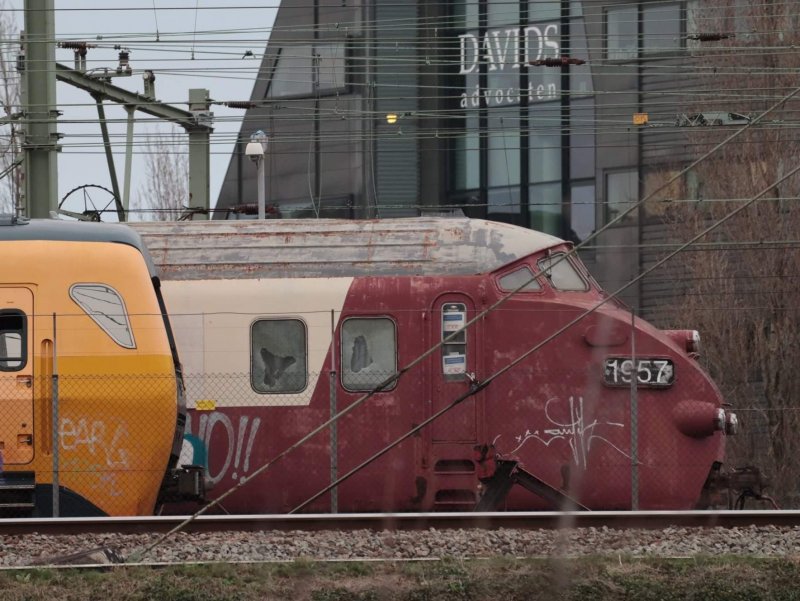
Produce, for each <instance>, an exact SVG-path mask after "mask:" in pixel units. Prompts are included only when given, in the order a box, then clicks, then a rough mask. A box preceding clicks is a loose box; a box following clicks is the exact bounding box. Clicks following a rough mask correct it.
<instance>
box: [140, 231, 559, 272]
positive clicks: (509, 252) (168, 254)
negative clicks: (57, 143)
mask: <svg viewBox="0 0 800 601" xmlns="http://www.w3.org/2000/svg"><path fill="white" fill-rule="evenodd" d="M129 225H130V226H131V227H132V228H133V229H135V230H136V231H137V232H138V233H139V234H140V235H141V237H142V240H143V241H144V243H145V245H146V246H147V248H148V249H149V251H150V254H151V256H152V257H153V260H154V261H155V263H156V265H157V266H158V268H159V270H160V276H161V278H162V279H163V280H196V279H239V278H293V277H294V278H302V277H355V276H366V275H466V274H479V273H489V272H491V271H494V270H495V269H497V268H499V267H502V266H503V265H506V264H508V263H511V262H513V261H516V260H517V259H520V258H522V257H525V256H528V255H530V254H532V253H536V252H540V251H542V250H545V249H547V248H551V247H553V246H556V245H559V244H563V242H564V241H563V240H561V239H559V238H556V237H554V236H550V235H549V234H544V233H541V232H537V231H533V230H528V229H525V228H521V227H517V226H513V225H508V224H504V223H497V222H492V221H484V220H480V219H467V218H443V217H419V218H405V219H373V220H340V219H316V220H311V219H280V220H276V219H269V220H261V221H258V220H241V221H238V220H236V221H234V220H230V221H192V222H189V221H183V222H150V223H130V224H129Z"/></svg>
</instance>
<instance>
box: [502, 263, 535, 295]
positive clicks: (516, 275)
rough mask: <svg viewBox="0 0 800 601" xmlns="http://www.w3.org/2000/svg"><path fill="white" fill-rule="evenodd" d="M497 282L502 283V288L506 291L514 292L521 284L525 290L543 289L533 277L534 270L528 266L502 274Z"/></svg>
mask: <svg viewBox="0 0 800 601" xmlns="http://www.w3.org/2000/svg"><path fill="white" fill-rule="evenodd" d="M497 283H498V284H500V289H501V290H503V291H504V292H513V291H514V290H517V289H518V288H520V286H522V290H523V291H529V290H541V289H542V287H541V286H540V285H539V282H538V281H537V280H536V279H535V278H534V277H533V272H532V271H531V270H530V268H529V267H526V266H523V267H520V268H519V269H515V270H514V271H512V272H510V273H507V274H505V275H502V276H500V278H499V279H498V280H497Z"/></svg>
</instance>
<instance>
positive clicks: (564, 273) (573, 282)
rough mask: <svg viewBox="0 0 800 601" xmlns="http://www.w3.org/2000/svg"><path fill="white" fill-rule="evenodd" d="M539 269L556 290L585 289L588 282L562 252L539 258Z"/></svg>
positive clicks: (587, 286)
mask: <svg viewBox="0 0 800 601" xmlns="http://www.w3.org/2000/svg"><path fill="white" fill-rule="evenodd" d="M539 269H541V270H542V273H544V275H545V276H546V277H547V279H548V280H549V281H550V284H551V285H552V286H553V288H555V289H556V290H565V291H586V290H588V289H589V284H588V283H587V282H586V280H584V279H583V277H581V274H580V273H578V270H577V269H575V266H574V265H573V264H572V262H571V261H570V260H569V259H568V258H567V259H565V258H564V253H554V254H552V255H550V256H547V257H545V258H543V259H540V260H539Z"/></svg>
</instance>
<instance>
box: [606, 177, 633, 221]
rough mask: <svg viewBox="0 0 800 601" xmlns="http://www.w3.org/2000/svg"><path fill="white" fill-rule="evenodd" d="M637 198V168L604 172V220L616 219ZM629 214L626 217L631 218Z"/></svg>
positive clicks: (631, 215)
mask: <svg viewBox="0 0 800 601" xmlns="http://www.w3.org/2000/svg"><path fill="white" fill-rule="evenodd" d="M638 200H639V172H638V170H637V169H635V168H634V169H626V170H624V171H612V172H610V173H606V222H608V221H611V220H612V219H616V218H617V217H619V215H621V214H622V213H623V212H624V211H626V210H627V209H629V208H630V207H632V206H633V205H634V204H636V203H637V202H638ZM633 218H634V215H633V214H630V215H628V216H627V217H626V219H633Z"/></svg>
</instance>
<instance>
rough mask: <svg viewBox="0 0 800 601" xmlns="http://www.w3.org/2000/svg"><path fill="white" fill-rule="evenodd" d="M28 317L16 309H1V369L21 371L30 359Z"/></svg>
mask: <svg viewBox="0 0 800 601" xmlns="http://www.w3.org/2000/svg"><path fill="white" fill-rule="evenodd" d="M26 326H27V318H26V317H25V314H24V313H23V312H22V311H17V310H16V309H3V310H0V371H19V370H21V369H22V368H23V367H25V364H26V363H27V359H28V351H27V345H26V342H27V339H28V334H27V332H26V330H27V328H26Z"/></svg>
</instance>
